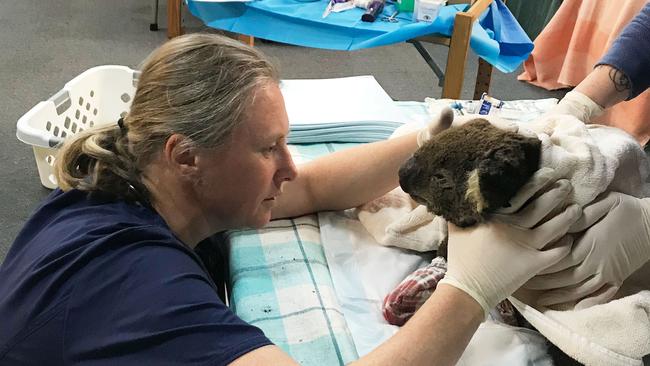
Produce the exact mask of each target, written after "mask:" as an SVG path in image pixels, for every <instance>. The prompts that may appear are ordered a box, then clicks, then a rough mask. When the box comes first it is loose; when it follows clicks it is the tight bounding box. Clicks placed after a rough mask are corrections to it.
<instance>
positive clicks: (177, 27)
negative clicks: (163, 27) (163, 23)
mask: <svg viewBox="0 0 650 366" xmlns="http://www.w3.org/2000/svg"><path fill="white" fill-rule="evenodd" d="M181 1H182V0H167V38H174V37H178V36H180V35H181V34H183V30H182V28H181Z"/></svg>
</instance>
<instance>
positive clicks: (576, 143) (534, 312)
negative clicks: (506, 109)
mask: <svg viewBox="0 0 650 366" xmlns="http://www.w3.org/2000/svg"><path fill="white" fill-rule="evenodd" d="M488 119H490V118H488ZM519 132H520V133H521V134H523V135H528V136H537V137H538V138H539V139H540V140H541V141H542V158H541V167H549V168H553V169H554V170H555V171H556V173H557V179H560V178H566V179H569V180H570V181H571V183H572V185H573V188H574V192H573V197H572V201H573V202H575V203H578V204H580V205H585V204H588V203H589V202H591V201H593V200H594V199H595V198H596V197H597V196H598V195H599V194H601V193H603V192H606V191H617V192H622V193H626V194H629V195H633V196H636V197H646V196H650V186H649V185H648V184H647V183H646V181H647V180H648V175H649V167H648V159H647V157H646V155H645V153H644V152H643V150H642V148H641V146H640V145H638V143H637V142H636V141H635V140H634V138H633V137H632V136H630V135H628V134H627V133H625V132H624V131H622V130H619V129H616V128H612V127H606V126H600V125H584V124H583V123H582V122H581V121H579V120H578V119H576V118H574V117H572V116H567V115H561V116H557V115H556V116H550V117H546V118H543V119H538V120H536V121H534V122H529V123H525V124H520V125H519ZM391 194H392V195H395V194H399V192H396V191H393V192H391ZM401 194H404V195H405V193H403V192H401ZM392 201H396V200H395V199H394V197H393V200H392ZM386 202H388V201H386ZM402 202H403V200H402ZM405 207H407V206H402V210H401V211H390V212H391V213H393V214H396V215H395V216H393V217H392V219H391V218H389V217H388V213H389V208H388V207H384V208H383V210H384V211H383V214H384V216H383V217H382V218H381V222H382V224H381V225H377V222H378V221H375V222H374V223H373V220H374V219H375V218H376V217H378V216H374V217H373V215H372V214H370V213H369V212H365V213H363V209H362V210H361V212H360V213H359V219H360V221H361V222H362V223H363V224H364V226H366V228H367V229H368V230H369V231H370V232H371V233H373V236H375V238H377V236H379V237H380V238H384V239H386V238H387V234H386V232H387V231H386V229H387V228H388V226H391V225H395V223H397V222H402V223H403V222H409V221H412V222H417V223H418V229H420V230H414V231H413V233H414V235H413V236H412V237H410V238H409V239H408V240H404V241H403V243H410V244H400V243H398V242H395V240H393V241H391V242H390V243H387V242H384V243H383V244H387V245H396V246H401V247H407V248H408V247H412V246H413V244H412V242H413V241H415V242H418V243H420V244H421V245H420V246H419V247H418V248H419V249H418V248H413V249H418V250H422V249H427V248H428V249H431V250H432V249H435V248H437V244H439V243H440V242H442V241H443V240H445V238H446V231H445V230H444V229H442V226H444V225H442V224H441V223H440V222H439V221H436V220H437V219H440V218H436V217H434V216H430V217H428V219H427V217H426V216H425V214H424V213H422V212H421V211H419V210H418V207H417V206H413V208H411V209H408V210H407V209H406V208H405ZM377 212H382V210H377V211H376V212H375V213H377ZM362 213H363V214H364V215H365V217H364V219H363V220H362V219H361V217H362ZM412 216H415V217H412ZM427 220H428V221H427ZM434 222H435V224H434ZM383 223H388V224H386V225H385V226H382V225H384V224H383ZM382 228H383V229H384V230H383V231H382ZM400 230H401V231H400V232H401V233H407V234H408V233H410V231H409V230H408V228H407V227H403V226H400ZM427 230H430V231H429V235H430V236H431V238H433V240H432V241H430V242H426V238H427ZM382 233H383V236H382ZM443 235H444V236H443ZM403 236H404V235H403ZM405 236H408V235H405ZM380 238H377V240H378V241H379V242H381V240H379V239H380ZM392 239H400V237H398V236H393V237H392ZM424 244H426V245H428V247H427V246H426V245H424ZM646 267H650V265H647V266H646ZM648 272H650V271H648ZM636 279H637V281H636V283H635V286H636V288H635V290H634V291H631V292H630V291H629V290H628V292H627V293H623V292H622V291H623V289H621V291H620V292H619V294H618V296H617V297H619V298H618V299H616V300H612V301H610V302H609V303H607V304H602V305H597V306H593V307H591V308H587V309H582V310H565V311H557V310H551V309H545V308H535V307H533V306H529V305H526V304H527V303H528V304H531V303H532V301H531V302H527V301H525V299H524V298H525V296H524V298H522V300H523V301H519V300H516V299H511V300H512V302H513V304H514V305H515V306H516V307H517V308H518V310H519V311H520V312H521V313H522V315H523V316H524V317H525V318H526V320H528V321H529V322H530V323H531V324H532V325H533V326H535V327H536V328H537V329H538V330H539V331H540V332H541V333H542V334H543V335H544V336H546V337H547V338H548V339H549V340H551V341H552V342H553V343H554V344H555V345H557V346H558V347H559V348H560V349H562V350H563V351H564V352H565V353H567V354H568V355H570V356H572V357H573V358H575V359H577V360H578V361H580V362H582V363H585V364H587V365H643V361H642V360H641V359H642V357H643V356H644V355H646V354H650V291H643V290H650V275H646V276H636ZM639 290H641V291H639Z"/></svg>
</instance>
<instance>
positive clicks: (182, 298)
mask: <svg viewBox="0 0 650 366" xmlns="http://www.w3.org/2000/svg"><path fill="white" fill-rule="evenodd" d="M437 128H438V126H432V127H431V128H430V129H429V130H423V131H422V132H421V133H420V134H419V135H420V137H421V138H420V139H422V136H427V135H428V134H429V133H431V132H434V133H435V132H436V130H437ZM288 130H289V129H288V121H287V114H286V111H285V108H284V102H283V99H282V95H281V93H280V90H279V88H278V76H277V72H276V70H275V68H274V67H273V65H272V64H271V63H270V62H269V61H268V60H267V58H266V57H265V56H264V55H263V54H261V53H260V52H259V51H258V50H256V49H253V48H250V47H247V46H244V45H242V44H240V43H238V42H235V41H232V40H230V39H227V38H224V37H220V36H216V35H201V34H194V35H188V36H184V37H179V38H176V39H174V40H172V41H170V42H168V43H166V44H164V45H163V46H161V47H160V48H159V49H157V50H155V51H154V52H153V53H152V54H151V55H150V56H149V57H148V59H147V60H145V62H144V64H143V66H142V73H141V75H140V79H139V81H138V87H137V91H136V94H135V97H134V99H133V102H132V105H131V110H130V111H129V113H128V115H126V116H125V117H124V119H120V121H119V122H118V123H117V124H114V125H105V126H103V127H100V128H96V129H94V130H88V131H85V132H83V133H81V134H79V135H75V136H74V138H72V139H70V140H69V141H67V142H66V144H65V145H64V146H63V147H62V148H61V151H60V155H59V157H58V159H57V166H56V176H57V179H58V182H59V185H60V187H61V190H56V191H54V192H53V193H52V195H51V196H50V197H48V199H47V200H46V201H45V202H44V203H43V204H42V205H41V206H40V207H39V208H38V209H37V210H36V212H35V213H34V214H33V216H32V217H31V218H30V219H29V220H28V222H27V223H26V225H25V227H24V229H23V230H22V231H21V232H20V234H19V236H18V237H17V239H16V241H15V243H14V244H13V246H12V248H11V250H10V252H9V254H8V256H7V258H6V260H5V262H4V263H3V265H2V267H1V268H0V316H2V319H3V322H2V323H3V324H2V327H1V328H0V363H2V364H48V365H58V364H98V365H102V364H107V365H108V364H110V365H113V364H157V365H162V364H183V365H184V364H188V365H189V364H200V365H213V364H214V365H221V364H233V365H257V364H273V365H276V364H295V361H293V360H291V359H290V358H289V356H288V355H287V354H285V353H283V352H282V351H281V350H280V349H279V348H278V347H276V346H274V345H272V343H271V342H270V341H269V340H268V339H267V338H266V337H265V336H264V334H263V333H262V332H261V331H260V330H259V329H258V328H256V327H254V326H251V325H248V324H246V323H244V322H243V321H241V320H240V319H239V318H238V317H237V316H236V315H235V314H233V313H232V312H231V311H230V310H229V309H228V308H227V307H226V306H225V305H224V304H223V303H222V302H221V301H220V300H219V298H218V296H217V293H216V290H215V286H214V284H213V283H212V281H211V280H210V279H209V277H208V276H207V275H206V273H205V270H204V267H203V265H202V263H201V261H200V260H199V258H198V257H197V256H196V255H195V254H194V252H193V251H192V248H194V247H195V246H196V244H197V243H198V242H199V241H201V240H203V239H205V238H207V237H209V236H211V235H213V234H214V233H216V232H219V231H223V230H227V229H232V228H239V227H261V226H263V225H265V224H266V223H267V222H268V221H269V220H270V219H272V218H278V217H287V216H296V215H302V214H305V213H310V212H315V211H319V210H337V209H344V208H349V207H354V206H357V205H359V204H362V203H364V202H367V201H369V200H371V199H373V198H375V197H378V196H380V195H382V194H384V193H385V192H387V191H389V190H391V189H392V188H394V187H395V186H396V185H397V170H398V167H399V165H400V164H401V163H402V162H403V161H405V160H406V159H407V158H408V157H409V156H410V154H411V153H412V152H413V151H414V150H415V149H416V147H417V142H416V141H417V139H418V136H417V135H418V134H411V135H408V136H404V137H402V138H396V139H392V140H389V141H384V142H379V143H375V144H368V145H365V146H362V147H358V148H354V149H350V150H346V151H344V152H340V153H336V154H332V155H330V156H328V157H325V158H322V159H319V160H317V161H314V162H311V163H309V164H305V165H304V166H301V167H300V168H299V169H297V168H296V167H295V166H294V164H293V162H292V160H291V156H290V154H289V151H288V149H287V145H286V136H287V133H288ZM570 189H571V187H570V186H569V185H568V184H567V183H566V182H565V181H561V182H558V183H557V184H556V186H555V188H553V189H550V190H549V191H547V192H546V193H545V194H544V195H543V196H542V198H543V199H538V200H535V201H534V202H532V203H531V204H529V205H527V206H526V207H525V208H524V209H522V211H521V212H520V213H519V214H517V215H511V217H507V218H506V217H504V218H502V219H499V218H495V219H494V220H492V221H491V223H490V224H486V225H482V226H478V227H476V228H474V229H467V230H460V229H458V230H454V229H452V230H450V237H449V240H450V241H451V242H455V243H451V244H450V252H449V272H448V276H447V278H446V279H445V281H446V282H445V283H443V284H441V285H440V287H439V290H438V291H436V293H435V295H434V296H432V297H431V299H430V300H429V301H428V302H427V303H426V304H425V305H424V306H423V308H422V310H420V311H419V312H418V314H416V316H415V317H414V318H413V319H412V320H411V321H409V323H408V324H407V325H406V326H405V327H404V328H403V329H402V330H401V331H400V332H398V334H397V335H396V336H395V337H393V338H392V339H390V340H389V341H388V342H386V344H384V345H382V346H380V347H378V348H377V350H375V351H374V352H372V353H371V354H369V355H367V356H366V357H364V358H362V359H360V360H359V361H358V363H359V364H391V365H396V364H405V365H417V364H424V363H427V364H428V363H430V362H431V360H437V362H439V363H440V364H452V363H454V362H455V361H456V360H457V358H458V357H459V355H460V354H461V352H462V350H463V349H464V347H465V346H466V344H467V342H468V341H469V339H470V338H471V336H472V334H473V332H474V331H475V330H476V328H477V327H478V325H479V324H480V322H481V321H482V320H483V319H484V317H485V311H486V310H487V309H489V308H491V307H492V306H494V305H495V304H496V303H497V302H498V301H500V300H502V299H503V298H505V297H506V296H508V295H509V294H511V293H512V292H513V291H515V290H516V289H517V288H518V287H519V286H521V285H522V284H523V283H524V282H525V281H526V280H528V279H530V278H531V277H532V276H533V275H535V274H536V273H537V272H539V271H540V270H541V269H543V268H545V267H548V266H549V265H552V264H554V263H556V262H557V261H559V260H560V259H561V258H563V257H564V256H565V255H566V253H567V252H568V249H569V247H568V245H555V246H552V247H550V248H546V247H547V244H548V243H551V242H553V241H555V240H556V239H557V238H559V237H560V236H561V235H563V234H564V233H565V232H566V231H567V229H568V228H569V226H570V225H571V224H572V223H573V222H574V221H575V220H577V218H578V216H579V215H580V212H579V210H578V209H577V208H576V207H569V208H567V209H566V210H564V211H562V212H561V213H560V214H558V215H556V216H555V217H554V218H552V219H551V220H548V221H546V222H545V223H543V224H541V225H538V226H535V225H536V224H537V223H539V222H540V221H542V219H543V218H544V217H545V216H547V215H548V214H549V213H550V212H551V211H553V212H555V211H554V210H555V209H556V207H558V206H560V205H562V204H563V202H565V199H566V197H567V195H568V194H569V192H570ZM507 222H510V223H507ZM532 227H535V228H534V229H530V228H532ZM569 244H570V243H569ZM495 248H496V249H495ZM487 251H489V252H491V253H494V254H493V255H492V256H490V257H489V258H483V257H484V256H485V255H484V253H485V252H487ZM512 257H517V258H520V259H519V260H518V262H517V263H518V265H517V266H514V267H513V266H510V265H509V262H510V261H511V258H512ZM506 268H507V270H505V269H506ZM494 274H496V275H494Z"/></svg>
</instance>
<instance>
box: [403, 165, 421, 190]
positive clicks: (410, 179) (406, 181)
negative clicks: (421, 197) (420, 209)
mask: <svg viewBox="0 0 650 366" xmlns="http://www.w3.org/2000/svg"><path fill="white" fill-rule="evenodd" d="M419 173H420V169H419V168H418V166H417V164H416V163H415V159H414V158H413V157H411V158H410V159H408V160H407V161H406V162H405V163H404V164H402V166H401V167H400V168H399V172H398V175H399V185H400V187H402V190H404V192H406V193H412V191H413V188H414V186H413V183H414V182H415V181H416V178H417V176H418V174H419Z"/></svg>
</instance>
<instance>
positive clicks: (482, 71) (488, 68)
mask: <svg viewBox="0 0 650 366" xmlns="http://www.w3.org/2000/svg"><path fill="white" fill-rule="evenodd" d="M491 79H492V65H490V64H489V63H487V61H485V60H483V59H482V58H479V59H478V73H477V74H476V84H475V85H474V100H478V99H481V95H483V93H488V92H489V90H490V81H491Z"/></svg>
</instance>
